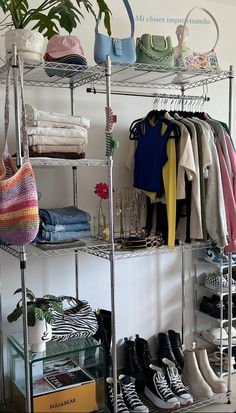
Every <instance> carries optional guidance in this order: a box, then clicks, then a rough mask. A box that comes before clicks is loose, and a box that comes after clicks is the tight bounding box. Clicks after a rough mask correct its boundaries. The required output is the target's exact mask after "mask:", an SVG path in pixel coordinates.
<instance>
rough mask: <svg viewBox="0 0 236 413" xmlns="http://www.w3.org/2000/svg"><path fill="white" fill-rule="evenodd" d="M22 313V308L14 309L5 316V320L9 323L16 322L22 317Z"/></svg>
mask: <svg viewBox="0 0 236 413" xmlns="http://www.w3.org/2000/svg"><path fill="white" fill-rule="evenodd" d="M22 313H23V310H22V307H17V308H15V310H13V311H12V313H10V314H9V315H8V316H7V320H8V321H9V323H12V322H13V321H16V320H18V318H20V317H21V316H22Z"/></svg>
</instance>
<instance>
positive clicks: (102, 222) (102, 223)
mask: <svg viewBox="0 0 236 413" xmlns="http://www.w3.org/2000/svg"><path fill="white" fill-rule="evenodd" d="M105 228H106V217H105V214H104V212H103V209H102V203H101V202H100V203H99V206H98V213H97V237H98V239H104V232H103V231H104V229H105Z"/></svg>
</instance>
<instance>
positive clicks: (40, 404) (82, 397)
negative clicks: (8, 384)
mask: <svg viewBox="0 0 236 413" xmlns="http://www.w3.org/2000/svg"><path fill="white" fill-rule="evenodd" d="M12 385H13V397H14V402H15V407H16V408H17V410H18V411H20V412H22V413H23V412H25V404H24V396H23V394H22V393H21V392H20V390H19V389H18V388H17V387H16V385H15V384H14V383H12ZM96 393H97V391H96V382H95V381H93V382H90V383H85V384H80V385H79V386H74V387H72V388H69V389H65V390H60V391H55V392H51V393H48V394H44V395H40V396H34V397H33V412H34V413H48V412H55V413H60V412H71V413H74V412H76V413H89V412H94V411H96V410H97V400H96V399H97V397H96V396H97V395H96Z"/></svg>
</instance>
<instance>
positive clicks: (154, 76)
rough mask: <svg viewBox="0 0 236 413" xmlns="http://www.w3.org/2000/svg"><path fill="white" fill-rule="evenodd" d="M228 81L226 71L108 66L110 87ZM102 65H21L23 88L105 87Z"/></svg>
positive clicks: (3, 72)
mask: <svg viewBox="0 0 236 413" xmlns="http://www.w3.org/2000/svg"><path fill="white" fill-rule="evenodd" d="M7 68H8V66H7V65H4V66H2V67H1V68H0V83H1V84H5V82H6V76H7ZM229 77H232V73H231V71H226V70H214V71H209V70H204V69H202V70H194V71H193V70H191V71H189V70H187V69H179V68H178V69H177V68H173V69H169V68H166V67H161V66H158V67H157V66H156V65H149V64H140V63H135V64H128V65H127V64H120V63H115V64H112V76H111V84H112V86H123V87H125V88H127V87H137V88H152V89H153V88H160V89H176V90H182V89H184V90H188V89H191V88H194V87H198V86H202V85H207V84H210V83H214V82H217V81H220V80H223V79H227V78H229ZM105 83H106V79H105V65H96V66H83V65H71V64H65V63H55V62H43V63H42V64H38V65H28V64H25V65H24V84H25V85H29V86H45V87H77V86H82V85H85V84H100V85H105Z"/></svg>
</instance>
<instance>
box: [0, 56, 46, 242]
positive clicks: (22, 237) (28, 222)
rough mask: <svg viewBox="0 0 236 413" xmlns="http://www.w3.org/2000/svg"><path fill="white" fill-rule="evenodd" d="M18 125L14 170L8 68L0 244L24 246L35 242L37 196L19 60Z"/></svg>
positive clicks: (0, 169)
mask: <svg viewBox="0 0 236 413" xmlns="http://www.w3.org/2000/svg"><path fill="white" fill-rule="evenodd" d="M18 62H19V75H20V89H21V104H22V111H21V123H22V136H23V142H22V143H23V155H24V158H23V162H22V165H21V166H20V167H19V169H18V168H17V165H16V162H15V160H14V159H13V158H12V157H11V155H10V153H9V151H8V145H7V133H8V126H9V88H10V77H11V65H10V64H9V69H8V75H7V83H6V100H5V148H4V151H3V153H2V157H1V159H0V240H1V241H3V242H4V243H6V244H8V245H9V244H11V245H19V246H22V245H25V244H28V243H30V242H31V241H33V240H34V238H35V237H36V235H37V233H38V228H39V213H38V195H37V188H36V181H35V176H34V172H33V169H32V166H31V164H30V160H29V150H28V136H27V130H26V114H25V106H24V94H23V65H22V62H21V61H20V59H19V60H18Z"/></svg>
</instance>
